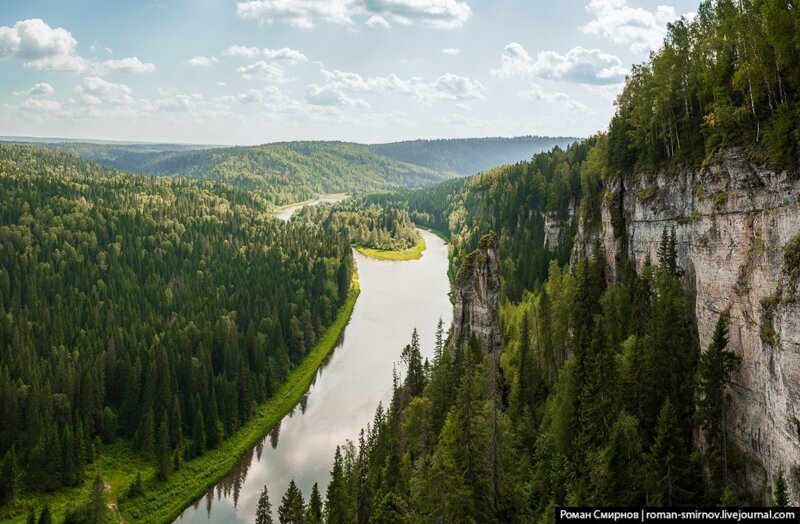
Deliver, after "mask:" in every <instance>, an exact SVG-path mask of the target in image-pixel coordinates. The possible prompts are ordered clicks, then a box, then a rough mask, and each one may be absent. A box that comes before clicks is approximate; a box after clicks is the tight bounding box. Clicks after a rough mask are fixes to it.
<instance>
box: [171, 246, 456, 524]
mask: <svg viewBox="0 0 800 524" xmlns="http://www.w3.org/2000/svg"><path fill="white" fill-rule="evenodd" d="M420 233H421V234H422V236H424V237H425V242H426V244H427V250H425V252H424V253H423V256H422V258H420V259H418V260H412V261H406V262H394V261H386V260H375V259H371V258H367V257H365V256H363V255H361V254H359V253H357V252H354V254H355V259H356V264H357V266H358V276H359V282H360V285H361V294H360V295H359V297H358V301H357V302H356V305H355V308H354V309H353V314H352V316H351V317H350V322H349V324H348V325H347V327H346V328H345V330H344V333H343V335H342V340H341V341H340V343H339V344H338V345H337V347H336V349H335V350H334V351H333V353H332V354H331V356H330V357H329V358H328V360H327V361H326V362H325V363H324V364H323V365H322V366H321V367H320V369H319V371H318V372H317V376H316V378H315V381H314V383H313V384H312V386H311V388H310V389H309V392H308V394H307V395H306V396H305V397H304V398H303V400H302V401H301V402H300V404H299V405H298V406H297V407H295V409H294V410H293V412H292V413H290V414H288V415H287V416H286V417H284V419H283V420H282V421H281V423H280V424H279V426H278V427H276V428H274V429H273V430H272V431H271V432H270V433H269V434H268V435H267V436H265V437H264V439H263V440H262V441H261V442H260V443H259V444H258V445H256V446H255V447H254V448H253V449H251V450H250V451H249V452H248V453H247V454H246V455H245V456H244V457H242V459H241V460H240V461H239V463H238V464H237V466H236V467H235V468H234V470H233V471H232V472H231V474H230V475H229V476H228V477H227V478H225V479H223V480H222V481H221V482H220V483H219V484H217V485H216V486H215V487H214V488H212V489H211V490H209V491H208V493H207V494H206V495H205V496H204V497H202V498H201V499H199V500H197V501H196V502H195V503H194V504H193V505H192V506H190V507H189V508H187V509H186V510H185V511H184V512H183V514H182V515H181V516H180V517H179V518H178V519H177V520H176V521H175V522H180V523H194V522H203V523H208V522H225V523H234V522H254V521H255V511H256V505H257V503H258V497H259V494H260V492H261V489H262V487H263V486H264V485H266V486H267V487H268V489H269V494H270V502H272V508H273V513H274V515H275V522H277V507H278V506H279V505H280V500H281V497H282V496H283V494H284V492H285V491H286V488H287V486H288V485H289V481H290V480H291V479H294V480H295V482H296V483H297V485H298V487H299V488H300V489H301V490H302V491H303V496H304V498H305V499H306V501H307V500H308V496H309V495H310V493H311V487H312V486H313V484H314V483H315V482H317V483H318V484H319V489H320V492H321V493H322V497H323V500H324V498H325V489H326V487H327V485H328V480H329V472H330V469H331V465H332V464H333V455H334V451H335V450H336V446H337V445H341V444H343V443H344V442H345V440H347V439H350V440H354V441H355V440H357V438H358V432H359V430H360V429H361V428H363V427H365V426H366V425H367V423H368V422H370V421H371V420H372V417H373V415H374V414H375V408H377V406H378V402H383V404H384V406H386V405H387V404H388V401H389V398H390V396H391V389H392V367H393V365H394V363H395V362H398V361H399V359H400V352H401V350H402V348H403V347H404V346H405V345H406V344H408V342H409V341H410V339H411V332H412V330H413V329H414V328H415V327H416V328H417V329H418V331H419V334H420V338H421V342H422V349H423V355H424V356H425V357H430V356H431V355H432V354H433V346H434V338H435V330H436V323H437V321H438V319H439V318H442V320H443V321H444V323H445V326H449V325H450V321H451V319H452V305H451V304H450V301H449V299H448V296H447V294H448V291H449V290H450V283H449V281H448V279H447V245H446V244H445V243H444V242H443V241H442V240H441V239H440V238H439V237H437V236H436V235H434V234H432V233H428V232H427V231H420Z"/></svg>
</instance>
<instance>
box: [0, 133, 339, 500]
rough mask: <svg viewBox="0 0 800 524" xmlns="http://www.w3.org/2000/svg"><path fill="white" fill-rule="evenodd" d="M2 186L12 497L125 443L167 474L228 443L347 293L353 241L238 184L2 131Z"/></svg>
mask: <svg viewBox="0 0 800 524" xmlns="http://www.w3.org/2000/svg"><path fill="white" fill-rule="evenodd" d="M0 187H2V189H1V190H0V192H2V194H3V199H2V200H1V201H0V217H1V219H0V224H1V225H0V419H2V420H3V425H2V428H0V457H2V468H0V497H2V500H3V502H5V503H9V502H11V503H12V504H11V505H10V506H6V508H12V511H16V510H14V509H13V508H14V505H13V501H14V499H15V496H16V495H17V494H18V493H19V492H20V491H26V492H47V491H52V490H57V489H59V488H61V487H63V486H76V485H80V484H81V483H82V482H83V481H84V471H85V467H86V465H87V464H88V463H90V462H92V461H93V460H94V459H95V457H96V456H97V454H98V453H99V451H100V449H101V448H102V447H103V446H105V445H107V444H111V443H113V442H114V441H115V440H116V439H126V440H128V441H130V442H132V443H133V447H134V448H135V449H136V450H137V452H138V453H139V454H140V455H141V456H142V457H144V458H145V459H146V460H148V461H152V463H153V464H155V465H156V468H155V469H156V472H157V476H158V477H160V478H162V479H165V478H167V477H169V475H170V473H171V471H172V470H173V468H176V467H180V464H181V462H182V461H184V460H188V459H191V458H193V457H196V456H199V455H202V454H203V453H204V452H205V450H206V449H210V448H214V447H216V446H218V445H219V444H220V443H221V442H222V441H223V440H224V439H226V438H227V437H228V436H229V435H231V434H232V433H233V432H235V431H236V430H237V428H239V427H240V426H241V425H242V424H243V423H244V422H245V421H247V419H248V418H249V417H250V416H251V415H252V414H253V413H254V410H255V409H256V407H257V406H258V404H259V403H261V402H263V401H264V400H265V399H267V398H269V397H270V396H271V395H272V394H273V393H274V392H275V391H276V390H277V388H278V386H279V385H281V383H282V382H283V381H284V380H285V379H286V377H287V375H288V373H289V371H290V370H291V369H292V368H293V367H294V366H296V365H297V364H298V363H299V362H301V361H302V360H303V358H304V356H305V354H306V352H307V351H308V350H309V349H310V348H311V347H312V346H313V345H314V343H315V342H316V341H317V340H318V338H319V337H320V335H321V334H322V333H323V331H324V330H325V328H326V327H327V326H329V325H330V324H331V323H332V322H333V320H334V318H335V317H336V315H337V312H338V309H339V307H340V306H341V305H342V304H343V303H344V301H345V299H346V298H347V295H348V291H349V288H350V282H351V273H352V270H353V260H352V254H351V250H350V246H349V244H348V242H347V240H346V238H344V237H342V236H341V235H338V234H336V233H334V232H329V231H327V230H324V229H321V228H319V227H316V226H314V225H310V224H305V223H299V222H298V223H290V224H288V225H284V224H283V223H282V222H281V221H280V220H278V219H276V218H274V217H273V216H272V215H271V213H270V209H271V208H270V206H269V204H268V203H267V202H266V201H264V200H263V199H262V198H261V197H259V196H257V195H255V194H253V193H250V192H245V191H242V190H239V189H237V188H234V187H231V186H227V185H220V184H211V183H198V182H194V181H185V180H172V179H167V178H146V177H142V176H138V175H127V174H121V173H119V172H117V171H115V170H113V169H109V168H104V167H102V166H99V165H97V164H94V163H93V162H90V161H87V160H84V159H81V158H79V157H76V156H73V155H70V154H65V153H53V152H48V151H45V150H43V149H38V148H32V147H28V146H10V145H2V146H0ZM135 492H136V489H135V486H134V487H133V488H132V493H133V494H134V495H135ZM12 514H13V513H12Z"/></svg>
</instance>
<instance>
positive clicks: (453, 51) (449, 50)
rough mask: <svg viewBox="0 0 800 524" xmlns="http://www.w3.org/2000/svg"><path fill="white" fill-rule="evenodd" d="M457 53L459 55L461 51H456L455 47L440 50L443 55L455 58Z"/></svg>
mask: <svg viewBox="0 0 800 524" xmlns="http://www.w3.org/2000/svg"><path fill="white" fill-rule="evenodd" d="M459 53H461V49H456V48H455V47H447V48H445V49H442V54H443V55H450V56H455V55H457V54H459Z"/></svg>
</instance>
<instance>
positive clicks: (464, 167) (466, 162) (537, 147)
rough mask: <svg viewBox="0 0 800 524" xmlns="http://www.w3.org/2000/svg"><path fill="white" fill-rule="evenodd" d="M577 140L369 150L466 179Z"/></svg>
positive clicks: (451, 142) (474, 141)
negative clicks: (465, 177)
mask: <svg viewBox="0 0 800 524" xmlns="http://www.w3.org/2000/svg"><path fill="white" fill-rule="evenodd" d="M578 140H580V139H579V138H574V137H547V136H519V137H514V138H499V137H494V138H454V139H442V140H410V141H406V142H394V143H390V144H376V145H373V146H370V148H371V149H372V150H373V151H374V152H376V153H378V154H380V155H384V156H387V157H389V158H393V159H395V160H398V161H400V162H408V163H409V164H416V165H419V166H424V167H428V168H430V169H435V170H438V171H448V172H453V173H456V174H457V175H461V176H469V175H474V174H475V173H479V172H481V171H485V170H487V169H489V168H491V167H494V166H499V165H503V164H514V163H517V162H521V161H523V160H530V159H531V157H532V156H533V155H535V154H537V153H542V152H544V151H550V150H551V149H553V148H554V147H560V148H562V149H563V148H566V147H567V146H569V145H570V144H572V143H573V142H577V141H578Z"/></svg>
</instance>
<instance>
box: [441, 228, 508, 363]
mask: <svg viewBox="0 0 800 524" xmlns="http://www.w3.org/2000/svg"><path fill="white" fill-rule="evenodd" d="M499 293H500V243H499V241H498V239H497V235H496V234H494V233H489V234H487V235H484V236H483V237H482V238H481V239H480V241H479V242H478V249H476V250H475V251H473V252H472V253H470V254H469V255H468V256H467V258H466V259H465V260H464V263H463V264H462V265H461V269H460V270H459V271H458V276H457V277H456V285H455V295H456V304H455V308H454V309H453V329H452V334H451V336H452V342H453V344H455V345H456V346H462V347H463V346H465V345H466V344H467V342H469V339H470V337H471V336H473V335H474V336H475V337H476V338H477V339H478V340H479V341H480V342H481V343H482V345H483V349H484V351H486V352H495V351H500V321H499V298H498V296H499Z"/></svg>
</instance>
